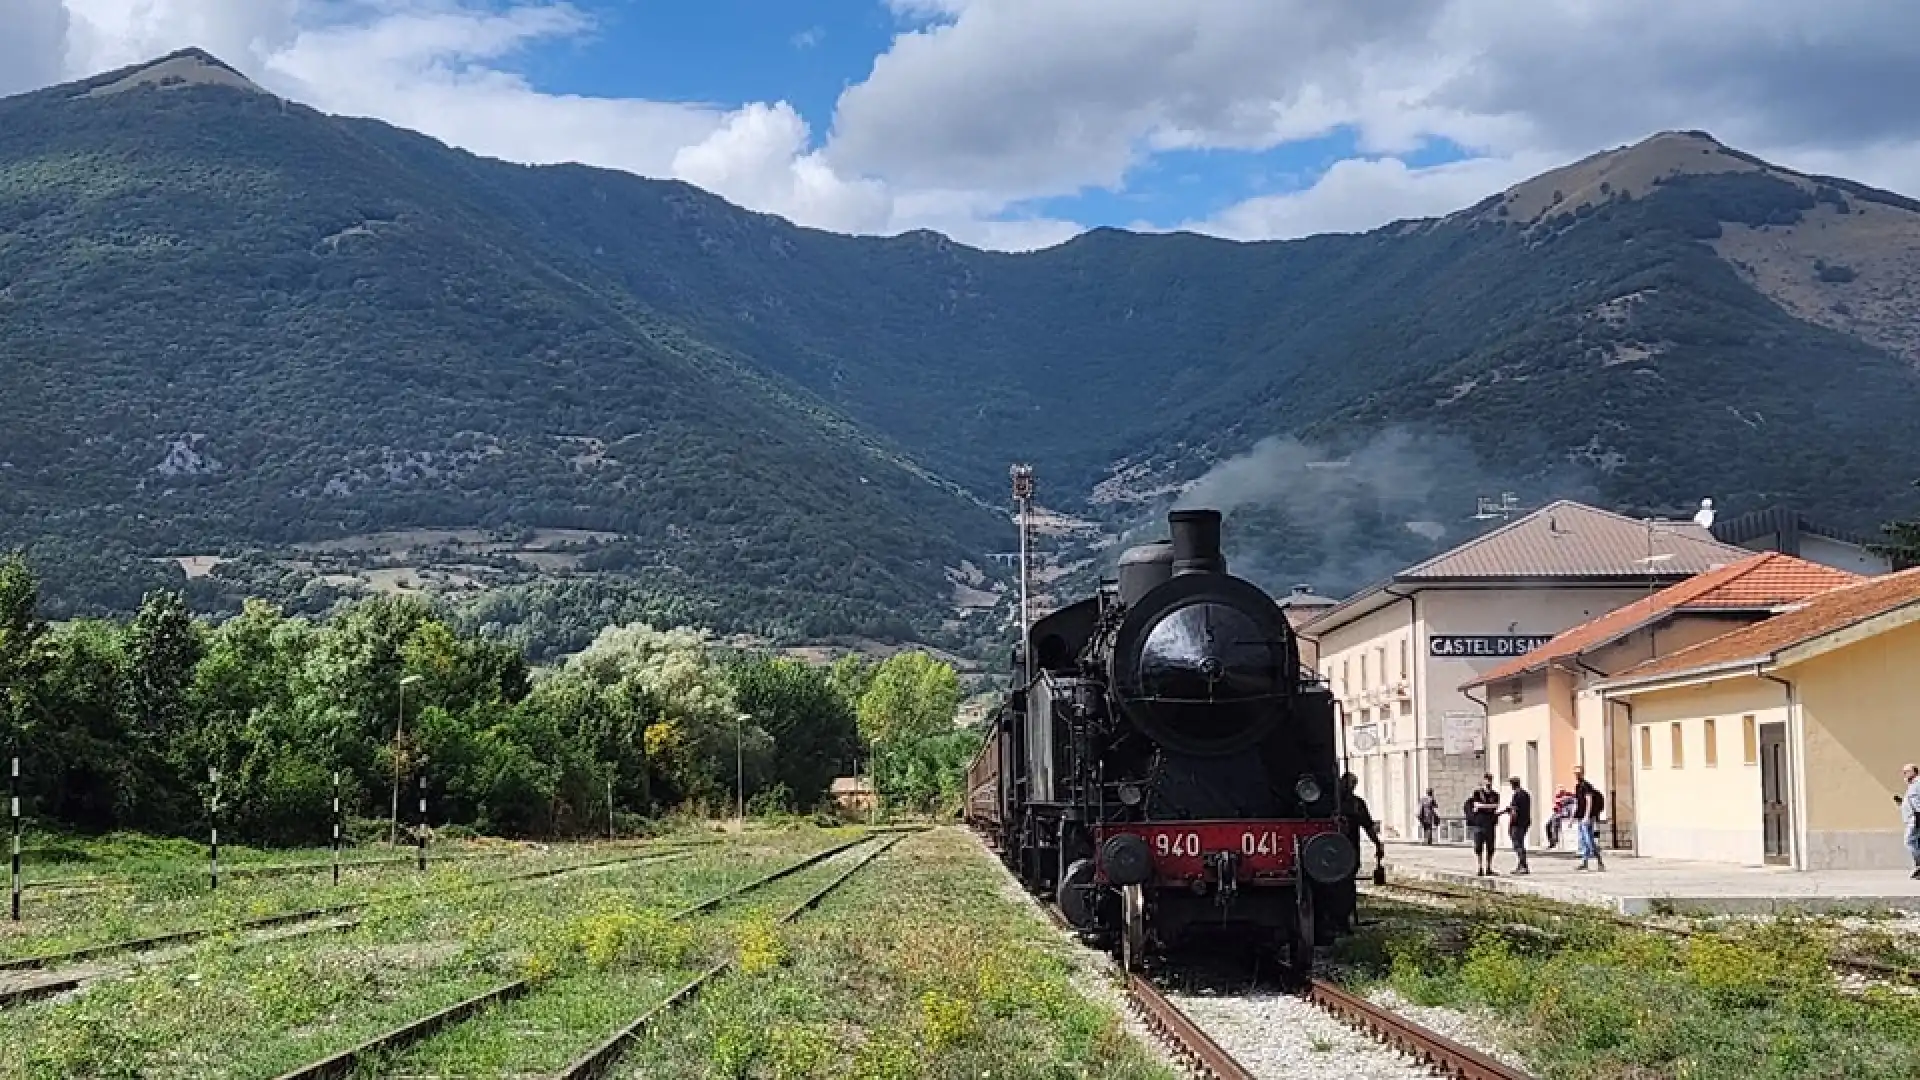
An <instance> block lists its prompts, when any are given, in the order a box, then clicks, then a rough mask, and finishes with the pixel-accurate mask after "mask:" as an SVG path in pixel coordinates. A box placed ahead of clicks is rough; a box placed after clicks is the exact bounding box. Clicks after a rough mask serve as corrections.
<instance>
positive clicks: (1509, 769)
mask: <svg viewBox="0 0 1920 1080" xmlns="http://www.w3.org/2000/svg"><path fill="white" fill-rule="evenodd" d="M1507 750H1508V744H1507V743H1501V744H1500V771H1499V772H1497V773H1495V774H1494V775H1495V776H1512V775H1513V765H1512V763H1511V762H1510V761H1508V759H1507Z"/></svg>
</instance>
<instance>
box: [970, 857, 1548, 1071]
mask: <svg viewBox="0 0 1920 1080" xmlns="http://www.w3.org/2000/svg"><path fill="white" fill-rule="evenodd" d="M975 835H976V838H978V834H977V833H976V834H975ZM981 847H982V850H983V851H986V852H987V853H988V854H989V855H991V854H992V848H991V847H990V846H989V845H988V844H987V842H986V841H985V840H984V839H981ZM994 861H995V863H996V864H997V865H1001V866H1003V867H1004V864H1001V863H999V860H998V859H997V858H996V859H995V860H994ZM1008 879H1009V880H1012V876H1011V875H1009V876H1008ZM1014 884H1015V886H1016V887H1018V884H1019V883H1018V882H1015V883H1014ZM1021 892H1022V893H1023V895H1025V894H1026V892H1025V890H1024V889H1022V890H1021ZM1033 902H1034V903H1035V905H1036V906H1038V907H1039V908H1040V910H1041V912H1042V913H1043V914H1045V915H1046V917H1047V919H1048V920H1049V921H1050V922H1052V923H1053V925H1054V926H1055V927H1057V928H1059V929H1060V930H1062V931H1064V932H1065V933H1067V934H1070V935H1076V936H1077V934H1078V931H1076V930H1075V929H1074V927H1073V926H1072V925H1071V924H1070V923H1068V922H1067V920H1066V919H1065V918H1064V917H1063V916H1062V915H1061V914H1060V912H1059V911H1058V910H1057V909H1056V908H1054V907H1053V905H1051V904H1047V903H1044V902H1042V901H1040V900H1038V899H1034V900H1033ZM1102 955H1103V957H1105V959H1106V960H1107V961H1108V962H1109V963H1110V964H1111V969H1112V971H1113V973H1114V974H1115V975H1116V976H1118V977H1119V978H1120V980H1121V981H1122V983H1123V985H1124V987H1125V991H1126V1001H1127V1007H1128V1009H1129V1010H1130V1011H1131V1012H1133V1014H1134V1015H1135V1016H1136V1017H1138V1018H1139V1019H1140V1021H1141V1022H1142V1023H1143V1024H1144V1025H1145V1026H1146V1028H1147V1030H1148V1031H1150V1032H1151V1033H1152V1034H1153V1035H1154V1036H1155V1037H1156V1038H1158V1039H1159V1040H1160V1041H1161V1043H1162V1044H1163V1045H1164V1046H1165V1048H1166V1050H1167V1051H1168V1053H1169V1054H1170V1055H1171V1056H1172V1057H1173V1058H1174V1059H1175V1060H1177V1061H1179V1062H1180V1063H1181V1064H1182V1065H1184V1066H1185V1067H1186V1068H1187V1070H1188V1071H1189V1072H1191V1073H1193V1074H1195V1075H1197V1076H1200V1077H1204V1078H1206V1080H1256V1074H1255V1073H1254V1072H1253V1071H1252V1070H1250V1069H1249V1068H1248V1067H1247V1066H1246V1065H1245V1064H1243V1063H1241V1062H1240V1061H1239V1060H1238V1059H1236V1058H1235V1057H1234V1056H1233V1055H1232V1054H1231V1053H1229V1052H1228V1051H1227V1050H1226V1048H1224V1047H1222V1046H1221V1045H1220V1043H1219V1042H1218V1041H1216V1040H1215V1039H1214V1038H1213V1037H1212V1036H1211V1035H1209V1034H1207V1032H1206V1030H1205V1029H1204V1028H1203V1027H1201V1026H1200V1024H1198V1023H1197V1022H1195V1021H1194V1019H1193V1018H1192V1017H1190V1016H1188V1015H1187V1014H1186V1013H1185V1012H1183V1011H1182V1010H1181V1009H1180V1007H1179V1006H1178V1005H1176V1004H1174V1002H1173V1001H1172V1000H1171V999H1169V998H1168V997H1167V995H1166V993H1165V992H1164V991H1162V990H1161V989H1160V987H1158V986H1156V985H1154V983H1153V981H1152V980H1151V979H1149V978H1147V977H1146V976H1145V975H1142V974H1140V973H1138V972H1127V971H1122V970H1121V968H1120V963H1119V961H1118V960H1115V959H1113V958H1112V957H1111V956H1110V955H1109V954H1102ZM1297 992H1298V994H1299V996H1300V998H1301V999H1302V1000H1304V1001H1306V1002H1307V1003H1308V1004H1310V1005H1313V1006H1315V1007H1317V1008H1319V1009H1321V1010H1322V1011H1324V1012H1326V1013H1327V1014H1329V1015H1331V1016H1332V1017H1334V1018H1335V1019H1337V1020H1339V1021H1340V1022H1341V1023H1343V1024H1345V1025H1346V1026H1347V1027H1349V1028H1352V1029H1353V1030H1355V1031H1358V1032H1360V1033H1362V1034H1365V1035H1366V1036H1367V1037H1369V1038H1370V1039H1373V1040H1374V1041H1376V1042H1379V1043H1382V1044H1385V1045H1386V1046H1388V1047H1391V1048H1392V1049H1394V1050H1397V1051H1399V1052H1400V1053H1402V1054H1404V1055H1406V1056H1408V1057H1410V1058H1412V1059H1413V1060H1414V1061H1416V1062H1419V1063H1420V1064H1422V1065H1424V1066H1426V1067H1427V1068H1429V1069H1432V1070H1433V1071H1434V1072H1436V1073H1438V1074H1439V1075H1441V1076H1447V1077H1453V1078H1455V1080H1533V1078H1532V1077H1531V1076H1529V1075H1528V1074H1527V1073H1524V1072H1521V1071H1519V1070H1518V1069H1515V1068H1513V1067H1512V1066H1509V1065H1507V1064H1505V1063H1504V1062H1501V1061H1497V1060H1495V1059H1493V1058H1491V1057H1488V1056H1487V1055H1486V1054H1483V1053H1481V1052H1479V1051H1478V1050H1475V1049H1473V1048H1472V1047H1470V1046H1464V1045H1462V1044H1460V1043H1458V1042H1455V1041H1454V1040H1452V1039H1449V1038H1447V1037H1446V1036H1444V1035H1442V1034H1440V1033H1439V1032H1437V1031H1433V1030H1432V1029H1430V1028H1427V1027H1425V1026H1423V1025H1421V1024H1418V1023H1415V1022H1414V1021H1412V1020H1409V1019H1407V1018H1406V1017H1403V1016H1400V1015H1399V1014H1397V1013H1395V1012H1393V1011H1392V1010H1391V1009H1387V1008H1383V1007H1382V1006H1379V1005H1376V1004H1374V1003H1373V1002H1371V1001H1369V1000H1367V999H1366V998H1364V997H1361V996H1360V995H1358V994H1355V993H1352V992H1350V991H1348V990H1345V989H1342V988H1341V987H1339V986H1337V985H1335V984H1333V983H1331V982H1328V981H1327V980H1325V979H1319V978H1314V979H1310V980H1308V981H1307V983H1306V984H1305V985H1304V986H1302V987H1300V988H1298V991H1297Z"/></svg>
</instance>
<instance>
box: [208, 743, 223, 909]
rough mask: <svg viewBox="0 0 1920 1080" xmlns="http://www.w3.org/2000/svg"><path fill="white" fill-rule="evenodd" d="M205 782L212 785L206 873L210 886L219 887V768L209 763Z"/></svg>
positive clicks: (209, 804)
mask: <svg viewBox="0 0 1920 1080" xmlns="http://www.w3.org/2000/svg"><path fill="white" fill-rule="evenodd" d="M207 782H208V783H210V784H212V785H213V799H212V801H211V802H209V803H207V875H208V878H209V879H210V880H211V881H212V885H211V886H210V887H211V888H215V889H217V888H219V887H220V770H219V769H217V768H215V767H213V766H211V765H209V766H208V767H207Z"/></svg>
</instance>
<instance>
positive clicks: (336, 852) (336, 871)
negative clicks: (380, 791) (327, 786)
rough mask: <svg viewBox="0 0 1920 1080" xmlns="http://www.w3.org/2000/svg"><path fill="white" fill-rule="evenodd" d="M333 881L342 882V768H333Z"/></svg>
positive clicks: (335, 882)
mask: <svg viewBox="0 0 1920 1080" xmlns="http://www.w3.org/2000/svg"><path fill="white" fill-rule="evenodd" d="M333 883H334V884H335V885H338V884H340V770H339V769H335V770H333Z"/></svg>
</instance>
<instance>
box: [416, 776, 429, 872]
mask: <svg viewBox="0 0 1920 1080" xmlns="http://www.w3.org/2000/svg"><path fill="white" fill-rule="evenodd" d="M415 842H416V843H418V845H419V850H420V872H421V873H425V872H426V870H427V774H426V773H421V774H420V831H419V832H418V833H417V834H416V836H415Z"/></svg>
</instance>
